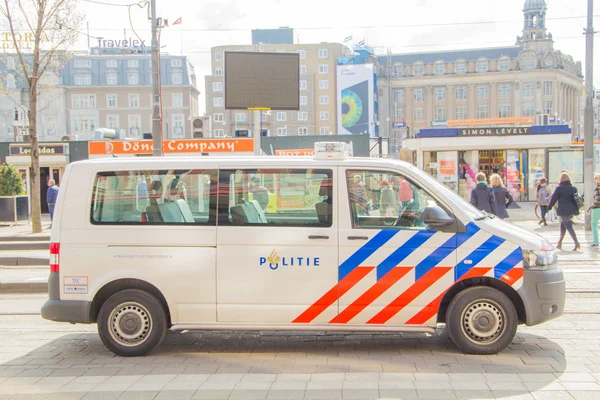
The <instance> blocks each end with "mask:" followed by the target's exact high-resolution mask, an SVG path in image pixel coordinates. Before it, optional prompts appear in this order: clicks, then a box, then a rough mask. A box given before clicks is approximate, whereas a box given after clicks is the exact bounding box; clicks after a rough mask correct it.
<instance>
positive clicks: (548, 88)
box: [544, 81, 552, 96]
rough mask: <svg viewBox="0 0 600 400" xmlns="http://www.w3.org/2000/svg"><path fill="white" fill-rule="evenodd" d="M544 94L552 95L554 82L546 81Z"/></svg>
mask: <svg viewBox="0 0 600 400" xmlns="http://www.w3.org/2000/svg"><path fill="white" fill-rule="evenodd" d="M544 96H552V82H550V81H545V82H544Z"/></svg>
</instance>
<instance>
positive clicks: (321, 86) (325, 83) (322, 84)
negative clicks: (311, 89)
mask: <svg viewBox="0 0 600 400" xmlns="http://www.w3.org/2000/svg"><path fill="white" fill-rule="evenodd" d="M319 89H329V81H328V80H327V79H325V80H322V81H319Z"/></svg>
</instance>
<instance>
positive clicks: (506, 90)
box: [498, 83, 510, 99]
mask: <svg viewBox="0 0 600 400" xmlns="http://www.w3.org/2000/svg"><path fill="white" fill-rule="evenodd" d="M498 97H499V98H501V99H510V83H502V84H500V85H498Z"/></svg>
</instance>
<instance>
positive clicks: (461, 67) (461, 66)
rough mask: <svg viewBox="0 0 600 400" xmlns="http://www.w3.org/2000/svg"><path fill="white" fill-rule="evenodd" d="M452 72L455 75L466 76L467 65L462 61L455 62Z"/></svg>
mask: <svg viewBox="0 0 600 400" xmlns="http://www.w3.org/2000/svg"><path fill="white" fill-rule="evenodd" d="M454 72H455V73H457V74H466V73H467V64H466V63H465V62H464V61H457V62H456V64H454Z"/></svg>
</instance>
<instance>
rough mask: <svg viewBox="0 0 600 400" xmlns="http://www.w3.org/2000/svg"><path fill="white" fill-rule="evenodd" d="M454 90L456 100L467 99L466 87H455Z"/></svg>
mask: <svg viewBox="0 0 600 400" xmlns="http://www.w3.org/2000/svg"><path fill="white" fill-rule="evenodd" d="M454 90H455V92H454V93H455V95H456V100H466V99H467V87H466V86H457V87H456V89H454Z"/></svg>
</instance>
